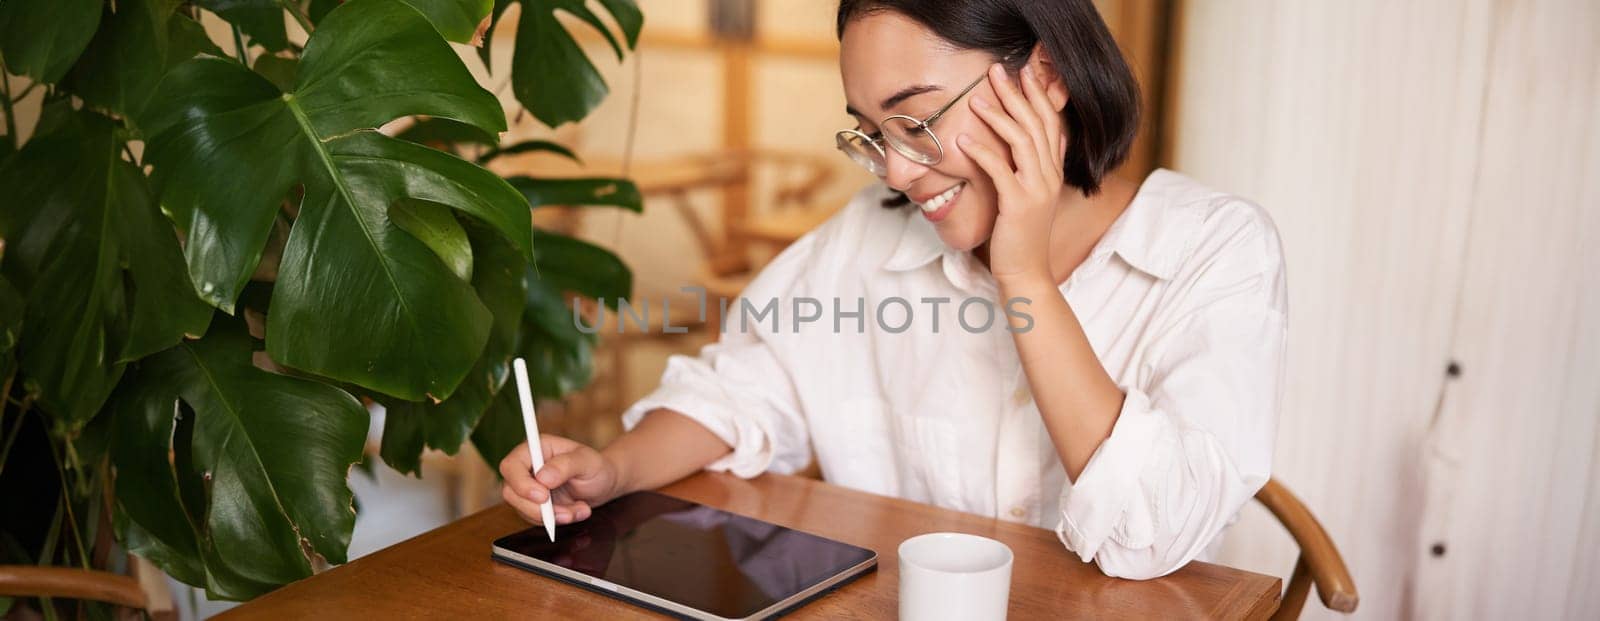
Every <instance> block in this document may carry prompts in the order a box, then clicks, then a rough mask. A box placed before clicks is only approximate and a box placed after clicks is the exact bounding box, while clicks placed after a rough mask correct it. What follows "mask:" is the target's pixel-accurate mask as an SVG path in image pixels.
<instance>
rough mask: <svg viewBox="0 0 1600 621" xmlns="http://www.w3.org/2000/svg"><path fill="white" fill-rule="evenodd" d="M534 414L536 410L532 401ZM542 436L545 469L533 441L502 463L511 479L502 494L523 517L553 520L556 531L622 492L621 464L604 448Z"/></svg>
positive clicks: (502, 472)
mask: <svg viewBox="0 0 1600 621" xmlns="http://www.w3.org/2000/svg"><path fill="white" fill-rule="evenodd" d="M518 362H520V361H518ZM513 364H514V366H522V365H517V364H516V363H513ZM507 388H508V389H509V388H510V387H509V386H508V387H507ZM519 389H520V387H519ZM522 394H527V393H522ZM530 400H531V399H530ZM529 412H530V413H531V412H532V407H531V403H530V407H529ZM526 422H527V421H526V420H525V421H524V427H525V428H526V427H527V424H526ZM535 424H536V423H535ZM534 433H537V431H536V430H535V431H534ZM538 437H539V442H538V444H537V446H538V447H539V455H538V457H539V458H540V461H542V462H543V464H544V465H543V467H536V466H535V461H534V455H533V453H532V452H531V451H529V444H527V443H524V444H522V445H519V446H517V447H516V448H515V449H512V450H511V452H510V453H509V454H507V455H506V457H505V459H503V460H501V462H500V476H501V477H503V478H504V479H505V485H503V486H502V487H501V488H500V496H501V498H502V499H504V500H505V501H506V504H509V505H511V508H513V509H516V510H517V513H520V514H521V515H522V518H523V519H525V520H527V521H529V522H531V523H534V524H549V525H550V529H551V530H552V531H553V530H554V528H555V526H554V525H555V524H569V523H572V522H577V521H582V520H586V519H588V518H589V515H590V512H591V510H592V509H593V508H594V507H595V506H597V505H600V504H603V503H605V502H606V501H608V500H610V499H611V498H613V497H614V496H616V485H617V470H616V467H615V466H614V465H612V464H611V462H610V461H608V460H606V458H604V457H602V456H601V455H600V453H599V451H596V450H594V449H593V448H590V447H589V446H586V445H584V444H582V443H579V442H575V441H573V440H569V439H567V438H563V437H560V436H552V435H548V434H542V435H539V436H538ZM535 471H537V475H535V474H534V473H535ZM545 503H549V504H550V506H551V515H552V517H553V519H552V520H547V519H546V518H545V516H544V511H543V509H542V507H541V506H540V505H543V504H545ZM551 538H552V539H553V538H554V535H553V534H552V535H551Z"/></svg>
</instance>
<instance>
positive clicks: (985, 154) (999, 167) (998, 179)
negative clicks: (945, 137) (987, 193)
mask: <svg viewBox="0 0 1600 621" xmlns="http://www.w3.org/2000/svg"><path fill="white" fill-rule="evenodd" d="M956 145H958V146H960V147H961V151H962V152H963V153H966V154H967V157H969V158H972V161H974V162H977V163H978V168H982V169H983V172H984V173H986V174H988V175H989V178H990V179H992V180H994V187H995V190H997V191H999V193H1000V197H1001V198H1002V200H1001V201H1000V204H1001V205H1005V204H1006V203H1007V201H1005V200H1003V199H1004V198H1005V197H1008V196H1017V195H1018V194H1019V193H1020V192H1021V191H1022V187H1021V186H1020V185H1018V184H1017V175H1016V173H1015V172H1013V171H1012V170H1011V165H1010V164H1007V163H1006V161H1005V158H1003V157H1001V156H1000V154H999V153H998V152H996V151H995V150H993V149H990V148H989V147H987V146H984V145H981V144H978V141H976V140H973V139H972V138H971V137H970V136H968V135H966V134H961V135H960V136H957V137H956Z"/></svg>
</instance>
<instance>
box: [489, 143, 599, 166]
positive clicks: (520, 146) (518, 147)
mask: <svg viewBox="0 0 1600 621" xmlns="http://www.w3.org/2000/svg"><path fill="white" fill-rule="evenodd" d="M536 151H544V152H547V153H554V154H556V155H559V156H561V157H565V158H567V159H569V160H572V161H574V162H577V163H579V164H582V163H583V160H582V159H579V158H578V154H577V153H573V152H572V149H568V148H567V147H566V146H564V145H562V144H560V143H556V142H551V141H549V140H524V141H522V142H518V143H515V144H509V145H506V146H503V147H498V146H497V147H495V148H493V149H489V150H488V151H485V152H484V153H483V155H479V156H478V163H479V164H483V163H486V162H489V161H490V160H493V159H494V158H497V157H500V156H503V155H514V154H517V153H532V152H536Z"/></svg>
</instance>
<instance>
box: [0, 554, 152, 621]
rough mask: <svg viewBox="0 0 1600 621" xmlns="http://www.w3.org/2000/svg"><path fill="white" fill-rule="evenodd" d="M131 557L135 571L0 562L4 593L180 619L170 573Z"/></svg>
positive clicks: (0, 592)
mask: <svg viewBox="0 0 1600 621" xmlns="http://www.w3.org/2000/svg"><path fill="white" fill-rule="evenodd" d="M128 561H129V564H130V565H131V566H132V570H131V573H132V574H133V575H123V574H118V573H112V572H109V571H99V570H93V569H81V568H76V567H39V566H36V565H0V596H7V597H18V598H26V597H52V598H62V599H77V600H87V601H96V602H106V603H108V604H112V605H115V606H121V607H123V608H127V609H131V610H135V611H139V612H141V613H145V614H147V615H149V617H150V618H152V619H157V620H162V621H165V620H168V619H176V618H177V613H176V612H175V608H174V607H173V603H172V595H171V593H170V592H169V591H168V590H167V584H166V576H165V575H163V574H162V573H161V572H160V571H159V570H157V569H156V568H155V566H153V565H151V564H150V563H149V562H148V561H145V560H144V559H140V558H138V557H136V556H133V555H129V556H128Z"/></svg>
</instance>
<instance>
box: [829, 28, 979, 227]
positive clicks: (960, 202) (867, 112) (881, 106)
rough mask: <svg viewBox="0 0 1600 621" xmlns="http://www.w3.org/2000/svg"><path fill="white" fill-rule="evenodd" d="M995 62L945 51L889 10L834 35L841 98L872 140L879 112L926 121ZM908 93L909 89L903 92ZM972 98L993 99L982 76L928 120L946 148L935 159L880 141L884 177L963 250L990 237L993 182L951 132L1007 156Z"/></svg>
mask: <svg viewBox="0 0 1600 621" xmlns="http://www.w3.org/2000/svg"><path fill="white" fill-rule="evenodd" d="M993 62H994V59H993V58H992V57H991V56H990V55H989V54H988V53H985V52H982V51H973V50H953V49H951V48H950V45H949V44H948V43H946V42H944V41H942V40H941V39H939V37H938V35H935V34H934V33H933V32H932V31H931V30H928V29H927V28H926V27H924V26H922V25H921V24H919V23H917V22H915V21H913V20H911V19H910V18H907V17H905V16H903V15H901V14H899V13H895V12H892V11H879V12H874V13H869V14H866V15H863V16H861V17H858V18H855V19H853V20H851V21H850V22H849V23H848V24H847V25H846V26H845V29H844V35H843V36H842V37H841V38H840V53H839V74H840V77H841V78H842V79H843V81H844V95H845V101H846V103H847V104H848V105H849V106H850V111H851V112H852V113H853V114H854V118H855V120H856V122H857V123H859V124H860V129H861V131H862V133H865V134H867V135H869V136H873V137H874V138H877V137H879V134H878V132H879V130H878V122H879V121H881V120H882V119H883V118H884V117H887V116H890V115H895V114H904V115H907V116H910V117H913V118H917V119H922V118H926V117H927V116H928V115H929V114H932V113H933V112H935V111H937V110H938V109H939V107H940V106H943V105H945V104H946V103H948V102H949V101H950V100H951V98H953V97H955V96H956V94H957V93H960V92H961V89H962V88H964V87H966V85H967V84H970V83H971V82H972V81H973V80H974V79H977V78H978V77H979V76H982V75H984V72H985V71H986V70H987V69H988V68H989V66H990V65H991V64H992V63H993ZM906 93H914V94H911V95H910V96H904V95H905V94H906ZM973 97H983V98H986V99H987V100H988V101H989V102H991V103H993V102H997V101H998V99H997V98H996V96H995V93H994V90H993V89H992V88H991V87H990V85H989V82H988V80H984V81H983V82H981V83H979V84H978V86H977V87H976V88H973V89H972V92H970V93H968V94H967V95H966V96H965V97H962V98H961V101H959V102H957V103H956V105H954V106H952V107H951V108H950V110H949V111H948V112H946V113H945V114H944V116H942V117H940V118H939V120H937V121H936V122H934V124H933V126H932V129H933V133H934V135H936V136H938V137H939V142H940V144H941V145H943V147H944V158H943V159H942V160H941V161H940V162H939V163H938V164H934V165H932V166H924V165H921V164H918V163H916V162H913V161H911V160H909V159H907V158H906V157H905V156H903V155H901V154H900V153H899V152H897V151H895V150H894V149H893V148H891V147H889V145H887V144H885V145H884V151H886V152H887V155H886V158H887V163H888V172H887V174H886V175H885V176H884V182H885V183H887V184H888V185H889V187H891V188H894V189H896V190H900V191H902V192H905V194H906V196H908V197H910V198H911V200H912V202H913V203H915V205H913V207H915V208H918V209H919V210H920V211H921V212H922V215H923V217H927V218H928V219H929V220H930V221H932V222H933V223H934V228H935V229H937V230H938V231H939V238H940V239H942V240H944V243H945V245H946V246H949V247H950V248H952V249H955V250H963V251H965V250H972V249H973V248H976V247H978V246H979V245H981V244H983V242H985V241H987V240H988V239H989V235H990V233H991V232H993V230H994V221H995V217H996V215H997V214H998V213H999V211H998V209H997V207H996V200H997V194H996V192H995V188H994V183H993V182H992V181H991V180H990V179H989V176H988V175H986V174H984V172H983V170H982V169H980V168H979V167H978V165H977V163H976V162H973V161H972V160H971V159H970V158H968V157H967V155H966V153H963V152H962V151H961V149H960V148H959V147H958V146H956V137H957V136H959V135H961V134H963V133H964V134H967V135H968V136H969V137H971V138H972V139H973V140H976V141H978V142H979V143H982V144H985V145H989V146H990V148H992V149H994V150H995V151H996V152H999V153H1006V154H1008V155H1007V157H1008V159H1009V152H1010V149H1009V148H1008V147H1007V145H1006V143H1005V141H1004V140H1003V139H1001V138H1000V137H999V136H998V135H997V134H995V133H994V131H993V130H991V129H990V128H989V126H988V125H987V124H985V123H984V122H983V120H982V119H980V118H978V116H977V115H976V114H974V113H973V112H972V109H971V108H970V107H969V103H970V101H971V99H972V98H973ZM886 103H887V104H888V105H887V106H886V105H885V104H886ZM952 188H959V189H957V190H956V194H955V196H954V198H953V199H952V200H949V201H946V202H945V203H944V204H943V205H942V206H941V207H939V208H938V209H935V210H934V211H932V212H931V213H930V211H929V210H928V209H926V208H925V207H924V205H925V204H926V203H927V202H928V201H929V200H930V199H932V198H934V197H936V196H939V195H940V194H942V193H944V192H946V191H948V190H950V189H952Z"/></svg>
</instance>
